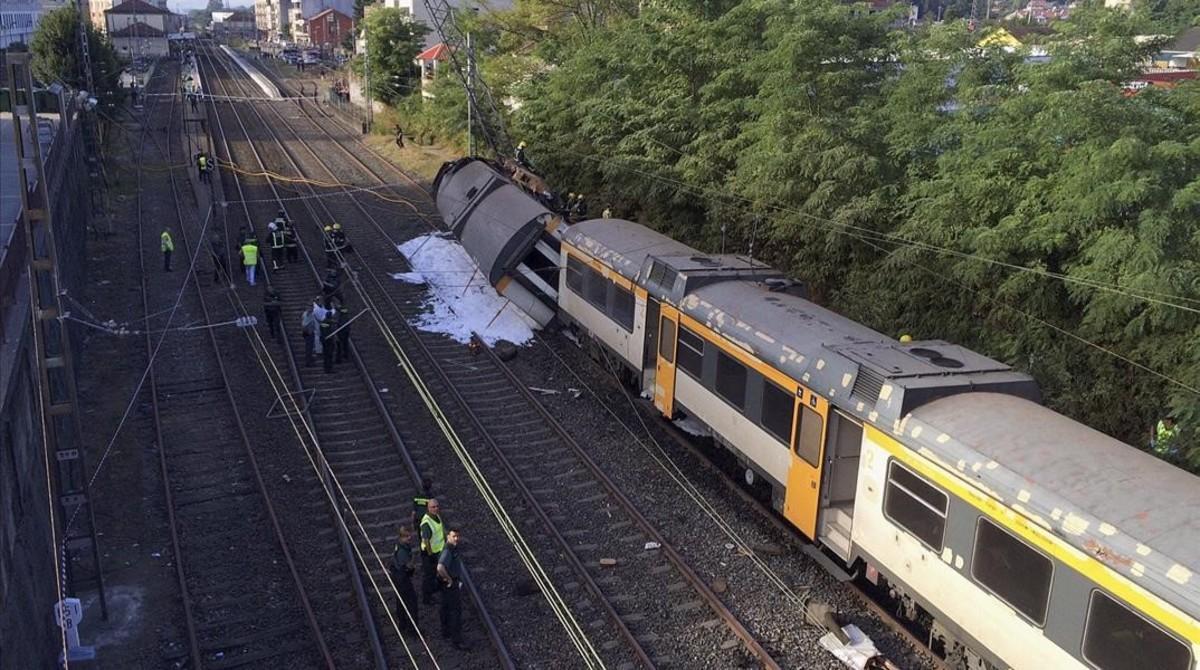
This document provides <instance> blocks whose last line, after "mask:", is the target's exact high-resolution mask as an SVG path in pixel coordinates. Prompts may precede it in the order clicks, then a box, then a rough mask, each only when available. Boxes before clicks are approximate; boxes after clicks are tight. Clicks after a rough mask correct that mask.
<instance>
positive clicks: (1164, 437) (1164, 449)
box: [1154, 421, 1179, 455]
mask: <svg viewBox="0 0 1200 670" xmlns="http://www.w3.org/2000/svg"><path fill="white" fill-rule="evenodd" d="M1178 431H1179V425H1178V424H1176V425H1175V426H1174V427H1173V428H1167V424H1166V423H1165V422H1162V421H1159V422H1158V429H1157V430H1155V436H1154V437H1155V440H1154V451H1155V453H1157V454H1159V455H1166V454H1168V453H1169V452H1170V451H1171V450H1172V449H1173V446H1172V444H1171V443H1172V442H1174V441H1175V434H1176V433H1177V432H1178Z"/></svg>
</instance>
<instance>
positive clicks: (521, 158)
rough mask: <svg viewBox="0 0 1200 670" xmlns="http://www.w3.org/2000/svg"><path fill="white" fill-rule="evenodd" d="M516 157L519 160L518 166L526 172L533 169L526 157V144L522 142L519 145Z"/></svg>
mask: <svg viewBox="0 0 1200 670" xmlns="http://www.w3.org/2000/svg"><path fill="white" fill-rule="evenodd" d="M514 157H515V158H516V159H517V165H520V166H521V167H523V168H525V169H526V170H532V169H533V166H532V165H530V164H529V159H528V158H526V156H525V143H524V142H521V143H520V144H518V145H517V153H516V156H514Z"/></svg>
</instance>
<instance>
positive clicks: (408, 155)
mask: <svg viewBox="0 0 1200 670" xmlns="http://www.w3.org/2000/svg"><path fill="white" fill-rule="evenodd" d="M363 141H364V142H366V143H367V145H368V146H370V147H371V148H372V149H374V150H376V151H378V152H379V153H381V154H383V155H384V156H385V157H387V159H388V160H390V161H392V162H393V163H395V164H396V165H399V166H400V167H401V168H403V169H404V170H406V171H407V172H410V173H412V174H413V175H415V176H417V177H419V178H420V179H421V181H423V182H425V183H427V184H428V183H430V182H432V181H433V178H434V177H435V176H436V175H437V171H438V169H439V168H441V167H442V163H445V162H446V161H450V160H454V159H455V158H460V157H461V156H462V154H460V153H458V152H456V151H453V150H451V149H447V148H445V147H440V146H438V145H436V144H433V145H424V146H417V145H416V144H413V143H412V141H411V140H408V139H406V140H405V141H404V148H403V149H399V148H397V147H396V144H395V142H394V138H393V137H388V136H384V135H368V136H366V137H364V138H363Z"/></svg>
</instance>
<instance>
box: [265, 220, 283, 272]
mask: <svg viewBox="0 0 1200 670" xmlns="http://www.w3.org/2000/svg"><path fill="white" fill-rule="evenodd" d="M267 231H268V232H267V234H268V235H270V237H271V269H272V270H274V271H279V270H282V269H283V246H284V235H283V231H282V230H280V229H279V226H277V225H275V222H274V221H272V222H271V223H268V224H267Z"/></svg>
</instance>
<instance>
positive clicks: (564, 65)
mask: <svg viewBox="0 0 1200 670" xmlns="http://www.w3.org/2000/svg"><path fill="white" fill-rule="evenodd" d="M1102 4H1103V3H1102V2H1093V3H1091V4H1088V3H1081V4H1080V5H1078V6H1077V7H1076V8H1075V9H1074V11H1073V15H1072V18H1071V20H1070V21H1068V22H1064V23H1059V24H1055V32H1054V33H1053V34H1051V35H1049V36H1045V37H1042V38H1039V46H1041V47H1043V48H1044V49H1045V51H1046V54H1045V57H1043V56H1039V57H1032V56H1033V54H1032V53H1031V52H1029V51H1028V50H1016V51H1012V50H1004V49H1000V48H979V47H978V46H977V45H978V43H979V41H980V39H981V37H982V36H983V35H984V34H985V33H986V29H981V30H977V31H974V32H972V31H971V30H970V27H969V24H968V23H967V22H966V21H951V22H946V23H944V24H940V25H934V26H925V27H918V28H909V27H907V26H906V25H905V22H904V20H903V17H904V15H905V12H906V8H905V7H900V8H899V9H897V10H896V13H871V12H868V11H866V10H865V9H864V8H863V7H862V6H857V5H851V4H847V3H844V2H838V1H836V0H809V1H807V2H800V3H797V2H789V1H786V0H745V1H743V2H734V1H733V0H665V1H663V2H655V3H640V4H638V5H634V4H632V3H629V2H626V1H624V0H554V2H551V1H550V0H524V1H519V2H518V3H517V5H516V7H515V8H514V9H513V10H511V11H508V12H504V13H500V14H492V15H490V16H488V17H487V18H486V19H483V20H481V24H482V25H479V26H477V27H476V28H475V30H476V34H477V35H480V36H482V38H481V41H482V43H483V44H484V45H485V49H484V52H485V53H488V54H490V55H489V57H487V58H485V60H484V63H483V67H484V70H485V73H487V72H488V71H489V68H490V71H491V73H492V74H493V76H492V77H489V79H488V80H489V82H490V83H491V84H492V85H493V87H494V88H496V89H497V91H498V93H499V94H500V95H501V96H512V97H513V98H515V99H516V100H518V101H519V102H520V105H519V106H518V107H517V109H516V111H515V112H514V113H513V118H512V119H511V126H512V130H513V134H514V135H515V136H516V139H523V140H526V141H527V142H528V143H529V155H530V157H531V158H532V160H533V162H534V163H535V165H536V166H537V167H538V168H539V169H540V170H541V171H542V172H544V173H545V174H546V176H548V177H549V178H550V180H551V182H552V183H555V184H558V185H559V186H560V188H561V189H562V190H563V191H575V192H584V193H587V194H589V197H590V199H591V200H592V204H593V210H594V211H599V210H600V209H601V208H603V207H605V206H612V207H613V209H614V211H615V212H616V213H617V214H618V215H621V216H625V217H628V218H632V219H634V220H637V221H640V222H643V223H645V224H647V225H650V226H653V227H656V228H659V229H661V230H664V231H665V232H667V233H669V234H671V235H673V236H676V237H678V238H680V239H683V240H686V241H688V242H690V243H692V244H695V245H697V246H699V247H701V248H704V249H706V250H710V251H722V250H724V251H726V252H737V253H749V252H751V251H752V252H753V253H754V255H755V256H756V257H758V258H761V259H763V260H766V261H769V262H771V263H773V264H776V265H778V266H779V267H782V268H785V269H786V270H788V271H789V272H791V273H792V274H794V275H795V276H797V277H799V278H802V279H803V280H805V281H806V282H807V283H808V284H809V286H810V289H811V292H812V294H813V295H814V297H815V298H816V299H817V300H818V301H819V302H822V303H824V304H826V305H829V306H830V307H833V308H834V309H837V310H839V311H840V312H842V313H844V314H846V315H848V316H850V317H852V318H854V319H856V320H859V321H862V322H864V323H866V324H868V325H870V326H872V327H874V328H876V329H879V330H880V331H882V332H884V333H888V334H890V335H892V336H898V335H900V334H901V333H909V334H912V335H913V336H915V337H917V338H942V339H947V340H951V341H955V342H958V343H961V344H964V345H966V346H969V347H972V348H975V349H977V350H979V351H982V352H984V353H986V354H988V355H991V356H993V357H995V358H998V359H1001V360H1004V361H1007V362H1009V363H1012V364H1014V365H1015V366H1017V367H1018V368H1020V369H1022V370H1025V371H1028V372H1030V373H1031V374H1033V375H1034V376H1035V377H1036V378H1037V379H1038V381H1039V383H1040V384H1041V386H1042V389H1043V392H1044V393H1045V395H1046V399H1047V403H1048V404H1049V405H1050V406H1052V407H1054V408H1056V409H1058V410H1059V411H1062V412H1064V413H1066V414H1068V415H1070V416H1073V417H1075V418H1077V419H1079V420H1081V421H1083V422H1085V423H1087V424H1089V425H1091V426H1093V427H1095V428H1098V429H1100V430H1103V431H1105V432H1107V433H1109V434H1112V435H1114V436H1116V437H1119V438H1121V439H1123V440H1125V441H1127V442H1130V443H1131V444H1134V445H1138V446H1142V447H1145V446H1146V444H1147V442H1148V439H1149V436H1150V431H1151V428H1152V426H1153V425H1154V424H1155V423H1156V422H1157V420H1158V419H1159V418H1160V417H1162V416H1165V415H1167V414H1175V415H1177V416H1179V417H1180V419H1181V424H1182V426H1183V427H1184V430H1185V433H1184V440H1185V444H1186V445H1188V446H1190V445H1192V444H1195V443H1196V440H1197V432H1198V431H1197V430H1196V428H1195V427H1197V426H1200V390H1198V389H1200V351H1197V350H1196V349H1194V348H1193V347H1192V344H1193V343H1194V342H1195V341H1196V338H1197V335H1198V334H1200V319H1198V318H1197V314H1200V299H1198V298H1197V296H1196V289H1197V288H1198V287H1200V224H1198V220H1200V219H1198V217H1197V215H1198V214H1200V178H1198V177H1197V175H1200V170H1198V168H1200V85H1198V84H1196V83H1187V84H1183V85H1180V86H1179V87H1177V88H1175V89H1173V90H1169V91H1168V90H1158V89H1155V90H1145V91H1142V92H1141V93H1139V94H1137V95H1129V94H1128V93H1127V92H1126V91H1125V90H1124V88H1123V87H1122V84H1123V83H1124V82H1127V81H1129V80H1130V79H1131V78H1133V77H1134V76H1135V74H1136V73H1137V72H1138V70H1139V67H1140V66H1141V65H1142V64H1143V63H1144V62H1145V59H1146V58H1147V57H1148V56H1150V55H1151V54H1153V53H1154V52H1155V51H1156V50H1157V49H1158V48H1159V47H1161V45H1162V43H1161V41H1155V40H1149V41H1147V40H1135V39H1134V36H1135V35H1138V34H1164V33H1165V32H1166V31H1168V30H1174V29H1175V28H1176V27H1177V26H1176V25H1175V24H1174V23H1172V21H1173V20H1174V19H1169V20H1168V19H1167V18H1164V17H1173V16H1177V15H1179V14H1180V13H1181V12H1183V11H1184V10H1183V9H1180V8H1181V7H1185V6H1186V5H1188V4H1189V0H1164V1H1163V2H1159V3H1157V5H1156V6H1154V7H1145V6H1143V7H1141V9H1139V10H1138V11H1135V12H1134V13H1133V14H1129V13H1124V12H1121V11H1119V10H1109V9H1105V8H1103V7H1102ZM1191 4H1194V3H1191ZM1155 12H1157V14H1155ZM1154 21H1159V23H1157V24H1156V23H1154ZM504 63H507V64H508V66H505V67H502V64H504ZM459 100H461V97H460V98H459ZM458 104H461V103H458ZM442 111H443V112H444V113H445V114H446V116H447V117H448V118H450V119H452V121H446V122H445V123H447V124H449V125H453V124H456V123H461V115H462V113H461V107H458V108H457V109H456V108H454V107H453V106H452V105H447V106H446V107H445V108H443V110H442ZM456 111H457V114H455V112H456ZM458 127H461V126H458ZM1182 460H1185V461H1187V462H1188V464H1189V465H1190V466H1191V467H1193V468H1195V467H1197V466H1200V449H1196V448H1192V449H1190V450H1187V452H1186V457H1185V458H1183V459H1182Z"/></svg>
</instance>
